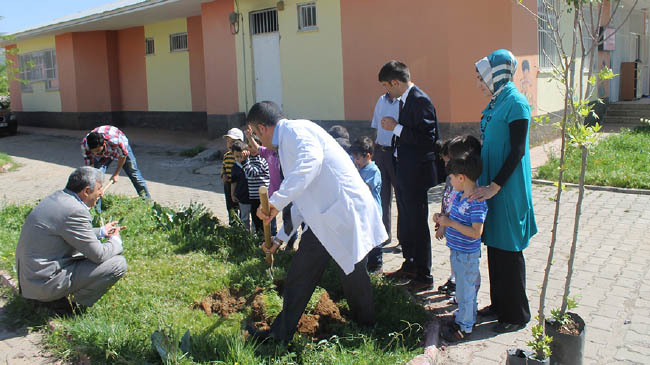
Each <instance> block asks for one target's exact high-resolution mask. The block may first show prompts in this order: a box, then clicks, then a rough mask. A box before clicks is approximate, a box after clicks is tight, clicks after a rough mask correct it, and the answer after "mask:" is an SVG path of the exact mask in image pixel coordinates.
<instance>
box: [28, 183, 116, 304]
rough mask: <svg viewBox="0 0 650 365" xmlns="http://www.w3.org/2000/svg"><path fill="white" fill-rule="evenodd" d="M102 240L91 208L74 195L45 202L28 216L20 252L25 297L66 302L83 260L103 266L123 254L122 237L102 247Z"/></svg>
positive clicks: (61, 192)
mask: <svg viewBox="0 0 650 365" xmlns="http://www.w3.org/2000/svg"><path fill="white" fill-rule="evenodd" d="M98 236H99V228H95V229H93V227H92V217H91V215H90V212H89V211H88V208H87V207H86V205H85V204H83V203H82V202H81V201H79V200H78V199H77V198H76V196H75V194H74V193H73V192H72V191H69V190H59V191H57V192H55V193H54V194H52V195H50V196H48V197H46V198H45V199H43V200H42V201H41V202H40V203H39V204H38V205H37V206H36V207H35V208H34V210H32V212H31V213H29V215H28V216H27V219H26V220H25V224H24V225H23V229H22V231H21V232H20V239H19V240H18V247H17V248H16V269H17V271H18V281H19V283H20V289H21V293H22V295H23V296H24V297H25V298H30V299H36V300H41V301H52V300H56V299H59V298H62V297H64V296H65V295H67V294H69V289H70V286H71V280H70V279H71V277H72V273H73V272H74V268H75V265H76V264H77V263H78V262H80V260H84V259H87V260H90V261H92V262H94V263H96V264H100V263H102V262H104V261H106V260H108V259H110V258H111V257H114V256H116V255H119V254H120V253H122V240H121V239H120V238H119V237H113V238H111V239H110V240H109V241H108V242H106V243H104V244H102V243H101V242H100V241H99V238H98ZM79 252H80V253H82V254H83V256H80V255H78V253H79ZM75 254H77V256H75V257H73V255H75Z"/></svg>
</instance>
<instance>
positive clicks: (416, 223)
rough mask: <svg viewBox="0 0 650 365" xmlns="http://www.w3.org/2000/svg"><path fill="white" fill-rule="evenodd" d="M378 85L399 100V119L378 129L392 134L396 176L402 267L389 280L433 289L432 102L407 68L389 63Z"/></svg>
mask: <svg viewBox="0 0 650 365" xmlns="http://www.w3.org/2000/svg"><path fill="white" fill-rule="evenodd" d="M379 82H380V83H381V84H382V86H383V87H384V88H385V89H386V91H387V92H388V94H389V95H390V96H391V97H392V98H399V107H400V108H399V118H398V120H395V118H393V117H392V116H385V117H384V118H382V120H381V126H382V128H384V129H386V130H389V131H392V133H393V149H394V156H395V157H396V165H395V166H396V174H397V184H396V188H397V189H396V190H397V206H398V212H399V214H398V217H397V230H398V232H397V238H398V239H399V241H400V244H401V245H402V254H403V256H404V263H403V264H402V267H401V268H400V269H399V270H397V271H396V272H393V273H390V274H388V276H392V277H406V278H409V279H411V283H410V286H411V288H412V289H413V290H415V291H422V290H429V289H431V288H432V287H433V276H432V275H431V235H430V233H429V221H428V216H429V205H428V194H427V193H428V190H429V188H430V187H432V186H434V185H435V184H436V183H437V180H438V178H437V172H436V167H435V160H436V154H435V152H434V146H435V142H436V141H437V140H438V138H440V134H439V131H438V121H437V120H436V110H435V108H434V107H433V104H432V103H431V99H429V97H428V96H427V95H426V94H425V93H424V92H423V91H422V90H420V89H419V88H418V87H417V86H415V84H413V82H411V74H410V72H409V69H408V67H407V66H406V65H405V64H404V63H402V62H399V61H389V62H388V63H386V64H385V65H384V66H383V67H382V68H381V70H380V71H379Z"/></svg>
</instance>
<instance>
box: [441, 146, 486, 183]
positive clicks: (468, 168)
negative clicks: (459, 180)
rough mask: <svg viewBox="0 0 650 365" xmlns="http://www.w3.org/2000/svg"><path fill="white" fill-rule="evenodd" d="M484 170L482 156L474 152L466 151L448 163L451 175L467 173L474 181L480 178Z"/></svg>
mask: <svg viewBox="0 0 650 365" xmlns="http://www.w3.org/2000/svg"><path fill="white" fill-rule="evenodd" d="M482 171H483V162H482V161H481V158H480V157H479V156H477V155H476V154H474V153H470V152H467V153H464V154H463V155H461V156H458V157H454V158H452V159H451V161H449V163H448V164H447V173H448V174H449V175H452V174H453V175H460V174H462V175H465V176H467V178H468V179H470V180H472V181H476V180H478V178H479V176H481V172H482Z"/></svg>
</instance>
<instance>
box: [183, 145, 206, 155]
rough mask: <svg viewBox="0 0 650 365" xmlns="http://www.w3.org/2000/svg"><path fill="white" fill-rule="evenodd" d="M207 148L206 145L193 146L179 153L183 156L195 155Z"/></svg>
mask: <svg viewBox="0 0 650 365" xmlns="http://www.w3.org/2000/svg"><path fill="white" fill-rule="evenodd" d="M206 149H207V148H206V147H205V146H194V147H192V148H188V149H186V150H183V151H181V152H180V153H179V155H181V156H183V157H194V156H196V155H198V154H199V153H201V152H203V151H205V150H206Z"/></svg>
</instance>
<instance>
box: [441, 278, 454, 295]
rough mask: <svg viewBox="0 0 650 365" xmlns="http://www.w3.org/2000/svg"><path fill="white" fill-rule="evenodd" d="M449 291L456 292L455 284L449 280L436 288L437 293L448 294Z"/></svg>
mask: <svg viewBox="0 0 650 365" xmlns="http://www.w3.org/2000/svg"><path fill="white" fill-rule="evenodd" d="M449 291H453V292H455V291H456V283H454V282H452V281H451V280H447V282H446V283H444V284H442V285H440V286H439V287H438V292H439V293H448V292H449Z"/></svg>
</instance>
